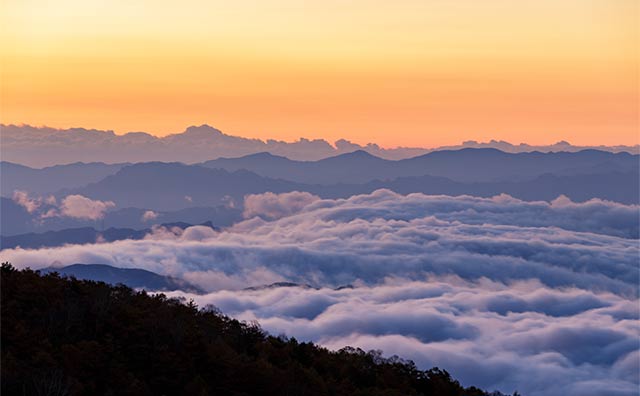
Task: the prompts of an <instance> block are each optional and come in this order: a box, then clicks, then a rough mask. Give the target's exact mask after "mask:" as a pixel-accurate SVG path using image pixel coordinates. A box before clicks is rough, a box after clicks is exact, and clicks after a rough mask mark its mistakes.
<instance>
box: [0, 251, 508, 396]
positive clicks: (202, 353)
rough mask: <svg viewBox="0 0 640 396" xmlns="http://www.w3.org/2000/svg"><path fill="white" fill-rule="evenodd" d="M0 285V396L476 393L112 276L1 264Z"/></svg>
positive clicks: (443, 378)
mask: <svg viewBox="0 0 640 396" xmlns="http://www.w3.org/2000/svg"><path fill="white" fill-rule="evenodd" d="M1 292H2V301H1V303H2V389H1V390H2V394H6V395H23V394H24V395H35V394H37V395H60V396H62V395H116V394H117V395H178V394H183V395H363V396H364V395H374V396H375V395H385V396H391V395H437V396H440V395H443V396H448V395H455V396H462V395H468V396H475V395H487V393H486V392H484V391H482V390H480V389H477V388H474V387H471V388H466V389H465V388H463V387H462V386H461V385H460V384H459V383H458V382H457V381H455V380H454V379H452V378H451V376H450V375H449V374H448V373H447V372H446V371H444V370H440V369H438V368H434V369H431V370H427V371H421V370H418V368H416V366H415V365H414V364H413V362H410V361H405V360H402V359H400V358H398V357H392V358H389V359H385V358H382V357H381V352H380V351H370V352H364V351H362V350H360V349H355V348H351V347H346V348H344V349H342V350H340V351H337V352H331V351H329V350H327V349H325V348H321V347H319V346H317V345H315V344H313V343H300V342H298V341H296V340H295V339H294V338H286V337H284V336H280V337H273V336H269V335H267V334H266V333H265V332H264V331H263V330H261V329H260V327H259V326H258V325H257V324H245V323H241V322H239V321H237V320H234V319H231V318H228V317H226V316H224V315H222V314H220V313H219V312H218V311H217V310H215V309H214V308H212V307H206V308H204V309H198V307H197V306H196V305H195V304H194V303H193V302H183V301H180V300H177V299H170V298H167V297H166V296H164V295H162V294H156V295H150V294H147V293H146V292H144V291H142V292H136V291H134V290H132V289H130V288H128V287H126V286H123V285H118V286H110V285H107V284H106V283H102V282H94V281H86V280H77V279H75V278H62V277H60V275H58V274H56V273H50V274H46V275H42V274H40V273H39V272H36V271H32V270H22V271H18V270H16V269H15V268H13V267H12V266H11V265H9V264H7V263H5V264H2V278H1ZM494 395H500V394H499V393H494Z"/></svg>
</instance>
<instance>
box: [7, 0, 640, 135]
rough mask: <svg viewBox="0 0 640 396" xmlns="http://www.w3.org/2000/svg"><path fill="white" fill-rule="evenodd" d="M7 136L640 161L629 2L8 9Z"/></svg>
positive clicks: (86, 1)
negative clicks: (346, 144) (138, 134)
mask: <svg viewBox="0 0 640 396" xmlns="http://www.w3.org/2000/svg"><path fill="white" fill-rule="evenodd" d="M1 4H2V5H1V6H0V7H1V13H0V25H1V27H0V29H1V31H0V32H1V38H0V40H1V41H0V58H1V59H2V65H1V66H2V75H1V84H2V92H1V102H0V121H1V122H2V123H17V124H21V123H26V124H32V125H47V126H52V127H60V128H66V127H77V126H79V127H87V128H99V129H112V130H114V131H116V132H117V133H125V132H128V131H146V132H150V133H153V134H156V135H165V134H168V133H176V132H181V131H183V130H184V129H185V128H186V127H187V126H188V125H193V124H202V123H207V124H210V125H213V126H215V127H217V128H219V129H221V130H223V131H224V132H226V133H231V134H237V135H242V136H247V137H258V138H262V139H265V138H276V139H283V140H288V141H290V140H295V139H297V138H299V137H300V136H305V137H309V138H324V139H327V140H330V141H333V140H335V139H338V138H347V139H350V140H352V141H354V142H358V143H365V142H376V143H379V144H381V145H383V146H386V147H395V146H424V147H433V146H438V145H444V144H455V143H460V142H461V141H464V140H469V139H474V140H481V141H486V140H489V139H503V140H508V141H511V142H514V143H519V142H527V143H532V144H546V143H553V142H556V141H558V140H562V139H564V140H568V141H570V142H572V143H574V144H587V145H596V144H608V145H614V144H638V143H639V139H640V137H639V131H638V111H639V110H638V106H639V79H638V15H639V9H638V2H637V1H635V0H537V1H513V0H510V1H506V0H504V1H503V0H484V1H478V0H458V1H453V0H422V1H409V0H400V1H360V0H355V1H335V0H325V1H314V2H310V1H292V0H284V1H268V2H267V1H246V0H237V1H205V0H202V1H201V0H182V1H164V0H57V1H36V0H3V1H2V3H1Z"/></svg>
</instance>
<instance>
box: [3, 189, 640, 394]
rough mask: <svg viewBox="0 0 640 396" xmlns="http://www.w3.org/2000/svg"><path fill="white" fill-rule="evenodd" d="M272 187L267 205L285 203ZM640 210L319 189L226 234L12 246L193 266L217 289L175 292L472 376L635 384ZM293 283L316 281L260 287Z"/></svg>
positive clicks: (102, 259) (289, 329)
mask: <svg viewBox="0 0 640 396" xmlns="http://www.w3.org/2000/svg"><path fill="white" fill-rule="evenodd" d="M260 198H264V197H259V198H258V201H259V204H260V205H257V206H256V207H260V208H267V209H266V210H263V212H261V213H262V214H265V213H268V211H269V210H271V208H272V206H275V207H276V208H278V207H279V206H278V205H277V204H275V205H271V204H269V205H263V203H262V201H260ZM267 201H268V202H276V203H279V202H281V201H282V202H286V201H287V199H286V198H284V197H278V196H274V197H268V199H267ZM274 213H275V212H274ZM256 214H257V212H256ZM638 214H639V207H638V206H633V205H621V204H616V203H612V202H606V201H601V200H591V201H588V202H585V203H574V202H571V201H569V200H568V199H566V198H563V197H561V198H559V199H557V200H555V201H553V202H551V203H548V202H524V201H520V200H517V199H514V198H512V197H509V196H505V195H502V196H498V197H494V198H477V197H469V196H461V197H446V196H427V195H423V194H410V195H407V196H402V195H398V194H395V193H393V192H391V191H387V190H379V191H376V192H374V193H372V194H367V195H360V196H354V197H351V198H348V199H337V200H313V201H312V202H308V203H306V204H305V205H304V206H303V207H300V208H299V209H298V210H296V211H292V212H288V213H285V215H286V216H284V217H281V216H262V217H251V218H250V219H247V220H245V221H243V222H240V223H238V224H236V225H234V226H233V227H231V228H229V229H227V230H224V231H222V232H216V231H214V230H212V229H210V228H207V227H192V228H188V229H186V230H185V231H184V232H173V231H171V230H167V229H165V228H155V229H154V231H153V233H152V234H150V235H149V236H148V238H147V239H145V240H140V241H118V242H114V243H106V244H96V245H82V246H65V247H60V248H51V249H41V250H22V249H13V250H5V251H2V253H1V256H2V257H1V258H2V260H3V261H5V260H8V261H11V262H13V263H14V264H15V265H17V266H18V267H25V266H31V267H32V268H40V267H44V266H48V265H51V263H52V262H53V261H55V260H57V261H60V262H61V263H63V264H71V263H77V262H81V263H82V262H84V263H105V264H111V265H115V266H119V267H137V268H145V269H149V270H151V271H155V272H159V273H162V274H169V275H175V276H180V277H183V278H185V279H187V280H188V281H190V282H192V283H194V284H196V285H198V286H200V287H202V288H203V289H205V290H208V291H209V294H206V295H201V296H190V295H186V294H184V293H180V292H178V293H175V294H173V295H176V296H180V295H184V296H187V297H193V298H194V299H196V301H197V302H198V303H200V304H201V305H205V304H214V305H215V306H217V307H219V308H220V309H221V310H222V311H223V312H225V313H228V314H230V315H233V316H237V317H239V318H241V319H246V320H253V319H257V320H258V321H259V322H260V323H261V324H262V325H263V326H264V327H265V328H266V329H267V330H269V331H270V332H272V333H274V334H279V333H285V334H287V335H290V336H295V337H297V338H299V339H301V340H313V341H317V342H319V343H321V344H323V345H326V346H328V347H331V348H340V347H342V346H344V345H353V346H359V347H363V348H365V349H382V350H383V351H384V352H385V354H388V355H391V354H398V355H400V356H403V357H406V358H410V359H413V360H415V361H416V362H417V363H418V365H419V366H420V367H423V368H428V367H431V366H434V365H437V366H439V367H444V368H446V369H447V370H449V371H450V372H451V373H452V374H453V375H454V376H455V377H456V378H459V379H461V381H462V382H463V383H464V384H467V385H471V384H474V385H480V386H482V387H485V388H488V389H500V390H502V391H505V392H512V391H514V390H516V389H517V390H518V391H520V392H521V393H523V394H526V395H533V396H537V395H601V394H614V395H634V394H637V387H638V382H639V379H638V371H637V367H638V357H639V351H640V348H639V345H638V341H637V340H638V337H640V320H639V318H640V312H639V307H638V295H639V290H638V284H639V280H640V269H639V266H638V257H639V254H640V247H639V244H638V242H639V241H638ZM270 217H273V218H277V219H275V220H272V221H268V220H267V219H268V218H270ZM282 281H287V282H295V283H298V284H301V285H310V287H286V288H283V287H279V288H271V287H260V286H261V285H265V284H271V283H273V282H282ZM341 286H346V287H341ZM247 287H252V288H251V289H246V288H247Z"/></svg>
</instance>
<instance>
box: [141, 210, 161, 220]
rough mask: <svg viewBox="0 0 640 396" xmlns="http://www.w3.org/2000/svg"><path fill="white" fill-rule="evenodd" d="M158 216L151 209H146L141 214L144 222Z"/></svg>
mask: <svg viewBox="0 0 640 396" xmlns="http://www.w3.org/2000/svg"><path fill="white" fill-rule="evenodd" d="M157 218H158V214H157V213H156V212H154V211H153V210H147V211H146V212H144V213H143V214H142V218H141V220H142V221H144V222H148V221H153V220H155V219H157Z"/></svg>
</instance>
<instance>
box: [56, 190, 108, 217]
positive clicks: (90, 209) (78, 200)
mask: <svg viewBox="0 0 640 396" xmlns="http://www.w3.org/2000/svg"><path fill="white" fill-rule="evenodd" d="M115 206H116V205H115V203H113V202H111V201H99V200H93V199H90V198H87V197H85V196H82V195H67V196H66V197H65V198H64V199H62V202H61V204H60V215H61V216H66V217H72V218H76V219H86V220H99V219H101V218H103V217H104V214H105V212H106V211H107V210H109V209H111V208H114V207H115Z"/></svg>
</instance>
